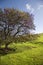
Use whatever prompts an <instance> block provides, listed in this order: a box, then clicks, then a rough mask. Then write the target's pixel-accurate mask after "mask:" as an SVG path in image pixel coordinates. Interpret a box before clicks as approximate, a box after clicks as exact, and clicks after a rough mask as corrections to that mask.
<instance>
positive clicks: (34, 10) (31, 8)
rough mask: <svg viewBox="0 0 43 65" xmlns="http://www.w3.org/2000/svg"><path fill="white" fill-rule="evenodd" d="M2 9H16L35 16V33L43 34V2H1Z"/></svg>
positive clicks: (12, 0) (15, 0) (7, 0)
mask: <svg viewBox="0 0 43 65" xmlns="http://www.w3.org/2000/svg"><path fill="white" fill-rule="evenodd" d="M0 8H3V9H4V8H15V9H19V10H22V11H26V12H29V13H30V14H33V15H34V24H35V26H36V30H35V33H43V0H0Z"/></svg>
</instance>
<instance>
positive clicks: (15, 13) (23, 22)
mask: <svg viewBox="0 0 43 65" xmlns="http://www.w3.org/2000/svg"><path fill="white" fill-rule="evenodd" d="M32 30H35V26H34V23H33V16H32V15H30V14H29V13H27V12H22V11H19V10H16V9H4V10H2V9H0V34H1V35H0V38H1V40H3V41H4V42H5V48H7V47H8V45H9V44H10V43H11V42H12V41H13V40H15V39H16V37H17V38H18V36H20V35H21V36H23V35H26V34H30V33H31V31H32Z"/></svg>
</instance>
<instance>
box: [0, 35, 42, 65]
mask: <svg viewBox="0 0 43 65" xmlns="http://www.w3.org/2000/svg"><path fill="white" fill-rule="evenodd" d="M35 42H36V43H34V42H32V43H30V42H26V43H18V44H11V45H9V47H10V48H16V51H13V52H10V53H8V54H6V55H0V65H43V36H42V35H40V38H38V40H37V41H35Z"/></svg>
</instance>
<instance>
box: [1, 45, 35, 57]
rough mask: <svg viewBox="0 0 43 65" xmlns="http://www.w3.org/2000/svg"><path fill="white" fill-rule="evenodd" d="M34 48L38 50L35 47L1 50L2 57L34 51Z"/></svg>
mask: <svg viewBox="0 0 43 65" xmlns="http://www.w3.org/2000/svg"><path fill="white" fill-rule="evenodd" d="M33 48H36V47H34V46H24V47H20V49H18V48H7V49H5V48H1V49H0V55H1V56H4V55H7V54H11V53H19V52H20V53H21V52H23V51H25V50H32V49H33Z"/></svg>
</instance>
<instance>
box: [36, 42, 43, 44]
mask: <svg viewBox="0 0 43 65" xmlns="http://www.w3.org/2000/svg"><path fill="white" fill-rule="evenodd" d="M35 44H43V42H35Z"/></svg>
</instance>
